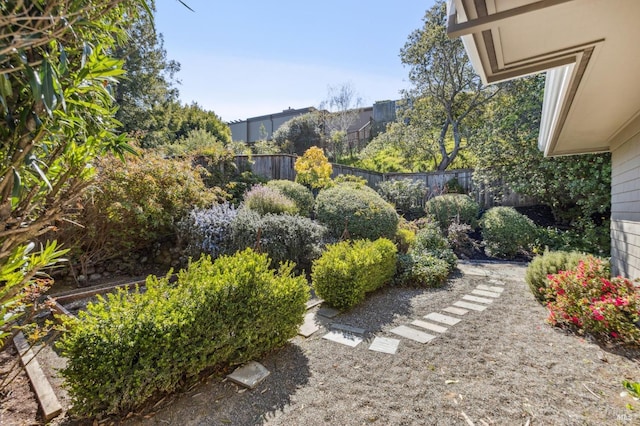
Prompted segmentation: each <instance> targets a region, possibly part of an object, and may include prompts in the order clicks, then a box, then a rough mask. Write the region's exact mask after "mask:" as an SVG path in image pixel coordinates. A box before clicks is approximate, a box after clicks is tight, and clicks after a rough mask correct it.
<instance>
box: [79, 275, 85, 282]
mask: <svg viewBox="0 0 640 426" xmlns="http://www.w3.org/2000/svg"><path fill="white" fill-rule="evenodd" d="M77 280H78V282H79V283H83V282H85V281H87V276H86V275H78V278H77Z"/></svg>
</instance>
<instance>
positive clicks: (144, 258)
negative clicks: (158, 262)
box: [140, 256, 149, 263]
mask: <svg viewBox="0 0 640 426" xmlns="http://www.w3.org/2000/svg"><path fill="white" fill-rule="evenodd" d="M148 260H149V258H148V257H147V256H143V257H142V259H140V263H147V261H148Z"/></svg>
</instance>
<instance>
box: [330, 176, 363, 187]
mask: <svg viewBox="0 0 640 426" xmlns="http://www.w3.org/2000/svg"><path fill="white" fill-rule="evenodd" d="M333 183H334V185H342V184H347V185H351V186H353V187H355V188H365V187H367V188H368V186H367V180H366V179H365V178H363V177H360V176H356V175H338V176H336V177H335V178H333Z"/></svg>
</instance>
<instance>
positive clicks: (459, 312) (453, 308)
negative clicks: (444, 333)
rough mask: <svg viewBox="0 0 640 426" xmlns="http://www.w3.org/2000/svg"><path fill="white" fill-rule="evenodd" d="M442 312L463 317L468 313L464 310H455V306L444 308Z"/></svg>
mask: <svg viewBox="0 0 640 426" xmlns="http://www.w3.org/2000/svg"><path fill="white" fill-rule="evenodd" d="M443 311H445V312H448V313H450V314H456V315H464V314H466V313H467V312H469V311H467V310H466V309H462V308H456V307H455V306H448V307H446V308H444V309H443Z"/></svg>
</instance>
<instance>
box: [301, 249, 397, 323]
mask: <svg viewBox="0 0 640 426" xmlns="http://www.w3.org/2000/svg"><path fill="white" fill-rule="evenodd" d="M396 251H397V250H396V246H395V245H394V244H393V243H392V242H391V241H390V240H388V239H386V238H380V239H378V240H376V241H373V242H372V241H368V240H358V241H353V242H349V241H342V242H339V243H337V244H333V245H330V246H328V247H327V250H326V251H325V252H324V253H323V254H322V256H321V257H320V258H319V259H317V260H316V261H314V262H313V267H312V271H311V280H312V283H313V288H314V289H315V291H316V293H317V294H318V296H320V297H322V298H323V299H324V300H325V301H326V302H327V303H329V304H330V305H331V306H333V307H334V308H336V309H340V310H346V309H349V308H351V307H353V306H355V305H357V304H358V303H360V302H361V301H362V300H364V297H365V294H366V293H367V292H370V291H373V290H376V289H378V288H380V287H382V286H383V285H384V284H386V283H388V282H390V281H391V279H392V278H393V276H394V274H395V272H396Z"/></svg>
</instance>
